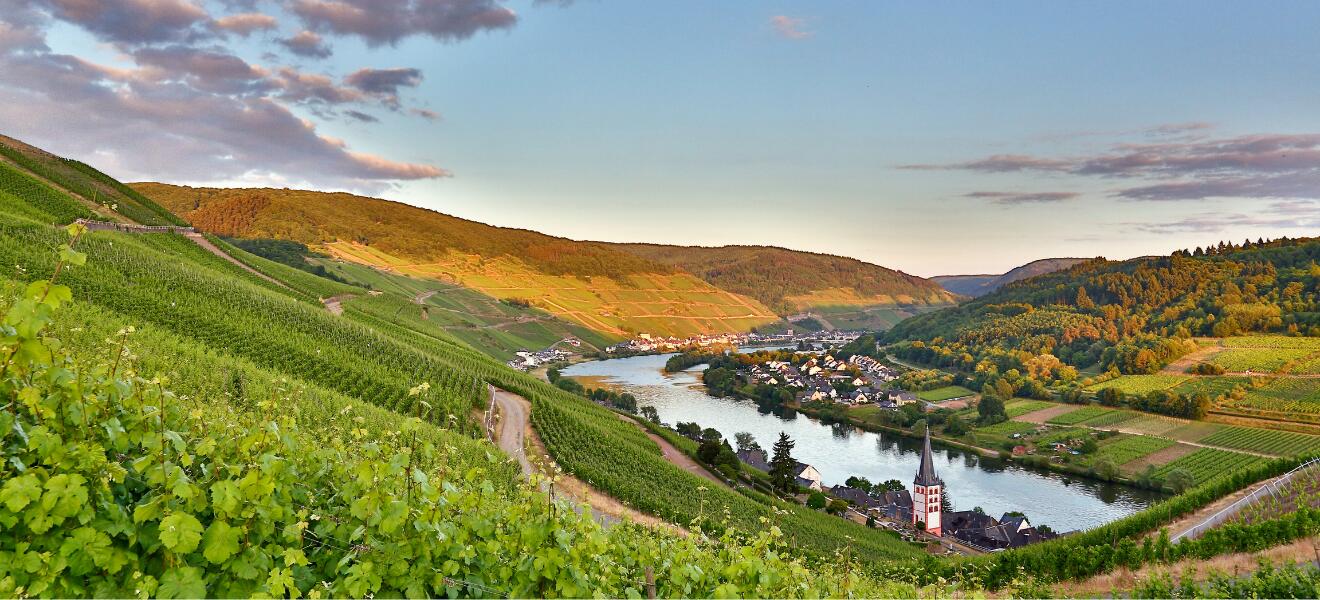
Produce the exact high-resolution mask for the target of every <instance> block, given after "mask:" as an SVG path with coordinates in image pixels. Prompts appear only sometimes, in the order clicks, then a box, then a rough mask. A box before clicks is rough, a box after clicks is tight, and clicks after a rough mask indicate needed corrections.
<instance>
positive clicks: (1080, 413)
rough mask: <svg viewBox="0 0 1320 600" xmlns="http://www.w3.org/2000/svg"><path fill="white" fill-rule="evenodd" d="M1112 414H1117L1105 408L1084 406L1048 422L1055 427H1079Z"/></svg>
mask: <svg viewBox="0 0 1320 600" xmlns="http://www.w3.org/2000/svg"><path fill="white" fill-rule="evenodd" d="M1112 412H1115V411H1114V409H1111V408H1105V407H1103V406H1083V407H1081V408H1079V409H1077V410H1074V411H1072V412H1069V413H1064V414H1061V415H1059V416H1057V417H1053V418H1051V419H1049V420H1048V421H1047V422H1048V423H1051V424H1053V425H1077V424H1078V423H1081V422H1083V421H1089V420H1091V419H1094V418H1096V417H1100V416H1103V415H1107V414H1109V413H1112Z"/></svg>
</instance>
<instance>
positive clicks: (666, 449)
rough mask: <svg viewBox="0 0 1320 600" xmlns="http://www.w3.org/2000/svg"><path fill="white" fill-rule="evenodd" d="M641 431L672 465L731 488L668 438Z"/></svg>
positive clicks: (634, 422) (625, 418) (725, 487)
mask: <svg viewBox="0 0 1320 600" xmlns="http://www.w3.org/2000/svg"><path fill="white" fill-rule="evenodd" d="M619 418H620V419H623V420H624V421H628V422H629V423H632V424H634V425H637V426H638V427H641V425H639V424H638V423H637V422H636V421H633V420H632V419H629V418H628V417H625V416H623V415H619ZM643 432H645V433H646V437H649V438H651V441H653V442H655V445H657V446H659V447H660V453H661V454H663V455H664V457H665V460H667V461H669V462H670V463H671V464H673V465H674V466H676V467H678V468H680V469H683V470H684V471H687V472H688V473H691V474H693V475H696V476H698V477H704V478H706V479H708V480H710V481H712V482H714V483H715V484H716V485H719V486H720V487H722V488H724V489H726V490H731V489H733V488H731V487H729V484H727V483H725V482H724V480H723V479H720V478H719V477H716V476H715V474H714V473H711V472H710V471H707V470H706V467H704V466H702V465H701V463H698V462H697V461H695V460H692V457H691V456H688V455H687V454H684V453H683V451H682V450H679V449H678V448H676V447H674V445H673V444H671V443H669V440H666V439H665V438H662V437H660V436H658V435H656V434H654V433H651V431H650V430H647V429H645V428H643Z"/></svg>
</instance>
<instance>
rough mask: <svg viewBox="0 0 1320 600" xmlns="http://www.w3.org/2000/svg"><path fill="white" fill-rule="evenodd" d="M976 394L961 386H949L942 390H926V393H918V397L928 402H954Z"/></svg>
mask: <svg viewBox="0 0 1320 600" xmlns="http://www.w3.org/2000/svg"><path fill="white" fill-rule="evenodd" d="M974 393H975V392H973V391H972V390H969V389H967V388H965V387H963V386H960V385H947V386H944V387H941V388H935V389H933V390H925V391H921V392H917V397H918V398H921V399H922V400H925V401H927V402H943V401H945V400H952V399H954V398H963V397H966V396H971V395H972V394H974Z"/></svg>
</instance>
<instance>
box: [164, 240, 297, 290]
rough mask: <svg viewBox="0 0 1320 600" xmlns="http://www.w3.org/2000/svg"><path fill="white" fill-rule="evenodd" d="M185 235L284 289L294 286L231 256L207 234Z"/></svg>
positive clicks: (241, 267) (239, 266)
mask: <svg viewBox="0 0 1320 600" xmlns="http://www.w3.org/2000/svg"><path fill="white" fill-rule="evenodd" d="M183 236H184V237H186V238H188V239H190V240H192V241H193V243H194V244H197V245H198V246H201V247H202V249H204V250H206V251H207V252H210V253H211V254H214V255H216V256H219V257H220V258H223V259H225V260H227V261H229V262H231V263H234V264H235V265H237V266H238V268H240V269H243V270H244V271H247V272H249V273H251V274H253V275H256V276H257V277H260V278H262V279H265V280H266V281H269V282H271V283H273V284H275V285H278V286H280V287H282V288H284V289H292V288H290V287H289V286H287V285H284V282H283V281H280V280H278V279H275V278H274V277H271V276H270V275H267V274H265V273H262V272H261V271H258V270H256V269H253V268H252V267H249V266H247V265H246V264H243V261H241V260H238V259H237V258H234V257H232V256H230V255H229V253H228V252H225V251H224V250H221V249H220V248H219V247H217V246H216V245H215V244H212V243H211V240H208V239H206V236H204V235H202V234H200V233H185V234H183Z"/></svg>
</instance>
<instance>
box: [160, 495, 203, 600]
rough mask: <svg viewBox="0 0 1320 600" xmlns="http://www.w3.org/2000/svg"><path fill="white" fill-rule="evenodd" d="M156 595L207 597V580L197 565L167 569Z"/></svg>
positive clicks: (161, 578)
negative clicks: (203, 577)
mask: <svg viewBox="0 0 1320 600" xmlns="http://www.w3.org/2000/svg"><path fill="white" fill-rule="evenodd" d="M170 516H171V517H172V516H174V515H170ZM168 519H169V517H166V520H168ZM156 595H157V596H158V597H160V598H205V597H206V581H205V580H203V579H202V570H201V569H198V568H197V567H175V568H173V569H169V570H168V571H165V574H164V575H161V576H160V587H158V588H156Z"/></svg>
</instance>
